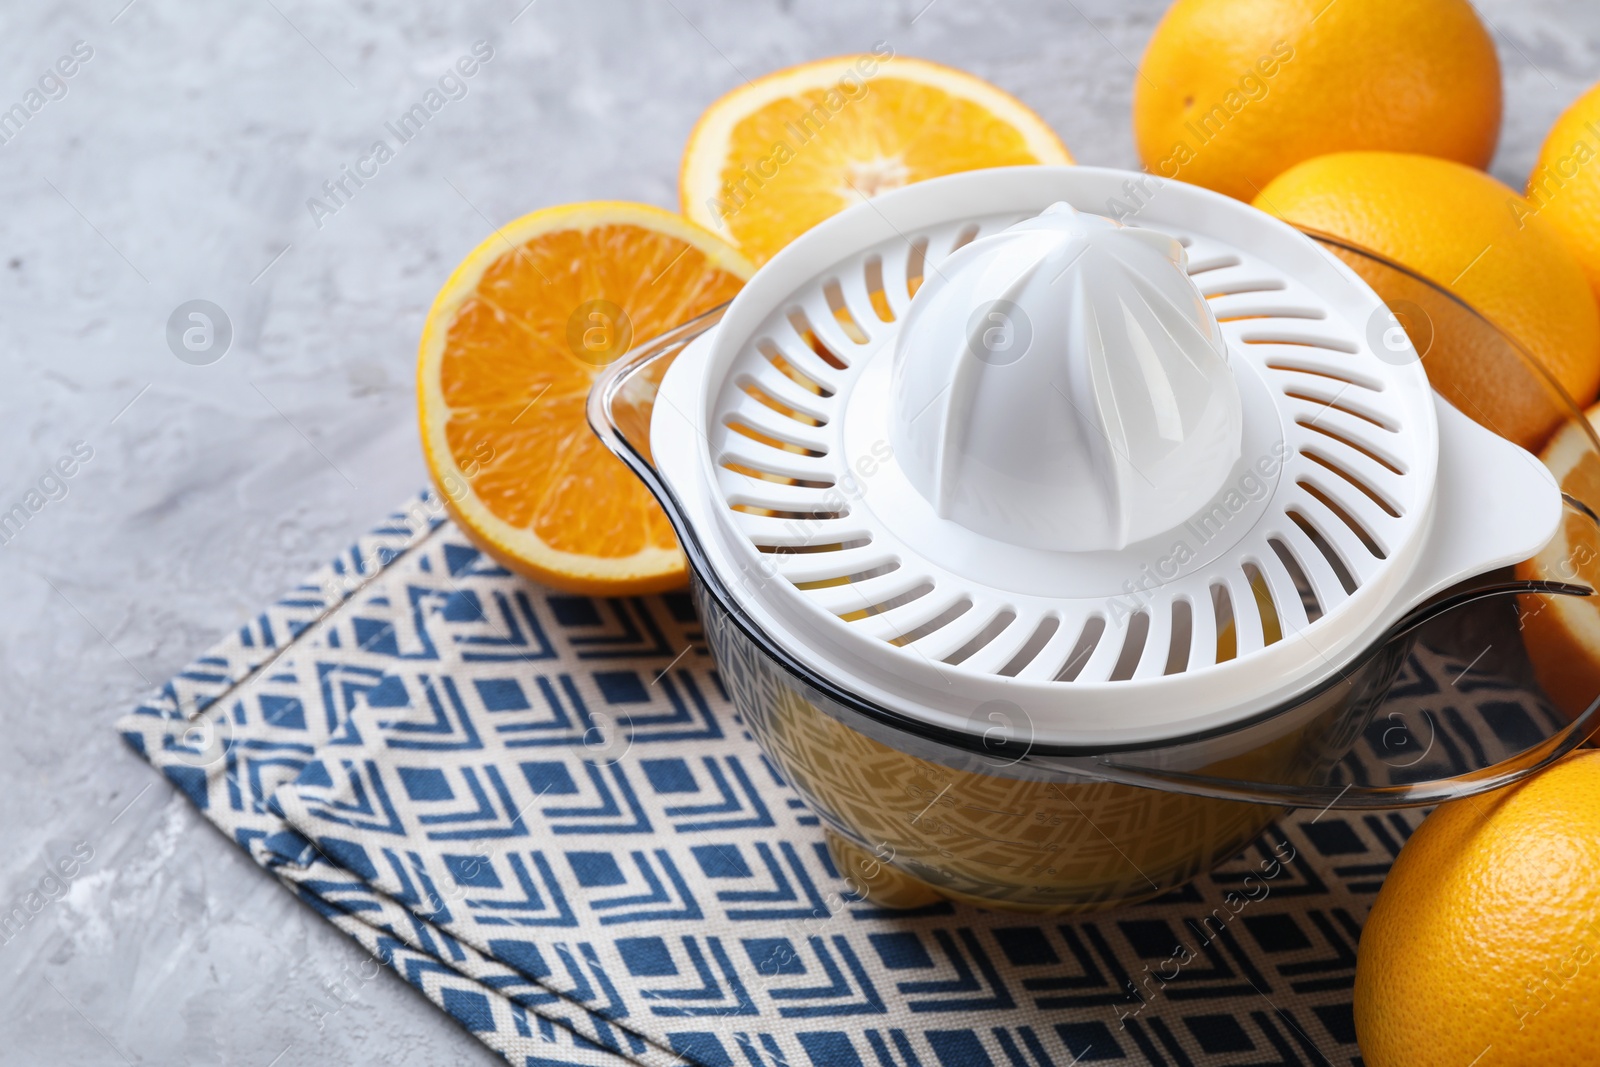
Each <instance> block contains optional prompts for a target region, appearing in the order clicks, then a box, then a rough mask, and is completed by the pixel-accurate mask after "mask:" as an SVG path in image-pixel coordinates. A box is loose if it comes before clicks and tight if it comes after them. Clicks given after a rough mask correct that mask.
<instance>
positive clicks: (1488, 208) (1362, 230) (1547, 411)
mask: <svg viewBox="0 0 1600 1067" xmlns="http://www.w3.org/2000/svg"><path fill="white" fill-rule="evenodd" d="M1341 2H1342V0H1341ZM1255 204H1256V206H1257V207H1259V208H1261V209H1263V210H1265V211H1269V212H1271V213H1273V214H1275V215H1278V216H1281V217H1282V218H1285V219H1288V220H1289V221H1290V222H1293V223H1296V224H1297V225H1300V226H1309V227H1311V228H1312V229H1316V230H1321V231H1324V232H1326V233H1330V234H1333V235H1334V236H1336V237H1342V238H1344V239H1345V240H1348V241H1351V242H1353V243H1355V244H1357V245H1361V246H1363V247H1365V248H1369V249H1371V250H1372V251H1374V252H1377V253H1379V254H1380V255H1383V256H1386V257H1388V258H1389V259H1392V260H1395V261H1396V262H1398V263H1400V264H1401V265H1403V266H1405V267H1407V268H1409V269H1410V270H1412V271H1414V272H1416V273H1417V274H1420V275H1422V276H1423V277H1425V278H1428V279H1429V280H1431V281H1433V282H1435V283H1437V284H1438V285H1441V286H1443V287H1444V288H1446V289H1448V290H1450V291H1451V292H1452V293H1454V294H1455V295H1456V296H1458V297H1459V298H1461V299H1462V300H1464V301H1466V302H1467V303H1468V304H1470V305H1471V306H1472V307H1473V308H1475V309H1476V310H1477V311H1478V312H1479V313H1480V314H1482V315H1483V316H1485V317H1486V318H1488V319H1489V320H1490V321H1491V322H1493V323H1494V324H1496V325H1497V326H1499V327H1500V328H1501V329H1502V330H1504V331H1505V332H1506V333H1508V334H1510V335H1511V337H1513V338H1515V339H1516V340H1517V341H1518V342H1520V343H1521V345H1522V346H1523V347H1524V348H1525V349H1527V350H1528V351H1529V352H1530V353H1531V354H1532V355H1533V356H1534V358H1535V359H1537V360H1538V361H1539V362H1540V363H1541V364H1542V365H1543V366H1544V368H1545V369H1546V370H1547V371H1548V372H1549V373H1550V375H1551V376H1552V377H1553V378H1554V379H1555V381H1556V382H1557V383H1558V384H1559V385H1560V386H1561V388H1562V389H1563V390H1564V391H1565V392H1566V393H1567V395H1568V396H1569V397H1571V398H1572V399H1573V400H1574V401H1576V402H1577V403H1578V404H1579V405H1580V406H1587V405H1588V404H1589V403H1591V402H1592V401H1593V400H1594V398H1595V392H1596V390H1597V389H1600V308H1597V306H1596V303H1595V296H1594V293H1593V292H1592V291H1591V290H1590V288H1589V283H1588V281H1587V280H1586V279H1585V277H1584V274H1583V270H1582V268H1581V267H1579V265H1578V261H1577V259H1576V258H1575V257H1574V256H1573V254H1572V251H1571V250H1570V249H1569V248H1568V247H1567V244H1566V242H1565V241H1564V240H1563V239H1562V237H1561V235H1560V234H1559V233H1558V232H1557V231H1556V230H1555V229H1554V228H1553V227H1552V226H1551V225H1550V224H1549V223H1548V222H1546V221H1544V220H1543V219H1542V218H1540V217H1539V216H1538V215H1536V214H1531V213H1530V212H1529V211H1528V210H1527V208H1528V206H1529V205H1528V204H1527V202H1526V201H1525V200H1524V199H1523V198H1522V197H1521V196H1520V195H1519V194H1518V193H1516V192H1515V191H1513V190H1512V189H1510V188H1509V187H1507V186H1505V185H1502V184H1501V183H1500V182H1498V181H1495V180H1494V179H1493V178H1491V177H1489V176H1488V175H1487V174H1485V173H1483V172H1482V171H1479V170H1474V169H1473V168H1471V167H1467V166H1463V165H1462V164H1460V163H1452V162H1450V161H1449V160H1444V159H1436V158H1434V157H1432V156H1419V155H1411V154H1406V153H1400V152H1339V153H1335V154H1333V155H1327V156H1319V157H1317V158H1316V159H1309V160H1306V161H1305V162H1304V163H1300V164H1297V165H1295V166H1293V167H1291V168H1289V169H1288V170H1287V171H1285V172H1283V173H1282V174H1280V175H1278V177H1276V178H1274V179H1273V180H1272V181H1271V182H1269V183H1267V185H1266V187H1265V188H1264V189H1262V190H1261V194H1260V195H1259V196H1258V197H1256V201H1255ZM1358 269H1360V268H1359V267H1358ZM1448 325H1449V324H1447V323H1441V324H1439V326H1440V334H1439V336H1438V337H1437V339H1436V340H1435V341H1434V342H1433V346H1432V351H1431V352H1430V353H1429V354H1428V356H1427V361H1426V363H1425V366H1426V367H1427V370H1428V376H1429V378H1430V379H1431V380H1432V381H1433V384H1434V386H1435V388H1437V389H1439V390H1440V391H1441V392H1443V393H1444V394H1445V395H1446V396H1448V397H1450V398H1451V399H1452V400H1456V401H1457V406H1458V407H1461V408H1462V410H1464V411H1466V412H1467V414H1469V415H1471V416H1473V417H1474V418H1477V419H1478V420H1479V421H1480V422H1483V423H1484V424H1485V425H1488V426H1490V427H1491V428H1492V429H1494V430H1496V431H1498V432H1499V433H1500V434H1502V435H1503V436H1505V437H1507V438H1509V439H1511V440H1513V441H1516V442H1517V443H1518V444H1521V445H1523V446H1525V447H1528V448H1538V447H1540V446H1541V445H1542V444H1543V442H1544V440H1545V438H1546V437H1547V436H1548V435H1549V433H1550V431H1551V430H1553V429H1554V428H1555V422H1554V419H1555V418H1556V417H1557V416H1555V415H1553V411H1554V409H1553V408H1552V407H1551V405H1550V403H1549V401H1548V399H1547V398H1546V397H1545V396H1544V395H1543V394H1542V393H1537V394H1535V393H1531V392H1530V391H1529V390H1530V388H1532V387H1531V385H1530V383H1529V381H1528V379H1527V378H1526V377H1525V376H1523V377H1522V378H1521V380H1520V381H1519V380H1518V379H1516V378H1514V377H1513V376H1511V375H1509V374H1507V373H1504V371H1503V369H1501V368H1498V367H1496V366H1494V365H1493V364H1491V363H1487V362H1486V361H1485V360H1483V359H1480V358H1476V352H1475V345H1474V342H1473V340H1472V339H1471V338H1467V337H1452V336H1450V335H1449V334H1448V333H1447V332H1446V329H1445V328H1446V327H1447V326H1448ZM1463 397H1464V398H1466V402H1465V403H1463V402H1462V399H1461V398H1463Z"/></svg>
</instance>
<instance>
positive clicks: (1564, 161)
mask: <svg viewBox="0 0 1600 1067" xmlns="http://www.w3.org/2000/svg"><path fill="white" fill-rule="evenodd" d="M1527 195H1528V200H1529V202H1530V203H1531V204H1532V205H1533V209H1534V211H1536V212H1537V213H1538V215H1539V217H1540V218H1542V219H1544V220H1546V221H1547V222H1549V223H1550V224H1551V225H1553V226H1555V228H1556V229H1558V230H1560V231H1561V235H1562V236H1563V237H1565V238H1566V239H1567V243H1568V244H1570V245H1571V246H1572V251H1573V253H1574V254H1575V255H1577V257H1578V262H1579V263H1581V264H1582V265H1583V269H1584V273H1586V274H1587V275H1588V276H1589V284H1590V285H1591V286H1593V287H1594V291H1595V294H1596V296H1600V84H1597V85H1595V86H1594V88H1592V89H1590V90H1589V91H1588V92H1587V93H1584V94H1583V95H1582V96H1580V97H1579V98H1578V99H1577V101H1576V102H1575V103H1574V104H1573V105H1572V106H1571V107H1569V108H1567V110H1566V112H1565V113H1564V114H1563V115H1562V116H1561V117H1560V118H1559V119H1557V120H1556V124H1555V125H1554V126H1552V127H1550V133H1549V135H1548V136H1546V137H1545V140H1544V147H1543V148H1541V149H1540V150H1539V161H1538V162H1537V163H1535V164H1534V166H1533V173H1532V174H1530V175H1528V193H1527Z"/></svg>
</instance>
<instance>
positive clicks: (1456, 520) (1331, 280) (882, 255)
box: [651, 167, 1560, 746]
mask: <svg viewBox="0 0 1600 1067" xmlns="http://www.w3.org/2000/svg"><path fill="white" fill-rule="evenodd" d="M1130 195H1131V196H1132V198H1131V199H1130ZM1108 215H1117V216H1120V217H1121V221H1120V222H1119V221H1113V220H1112V219H1110V218H1107V217H1106V216H1108ZM1374 324H1376V326H1375V325H1374ZM1391 325H1392V319H1390V318H1389V317H1388V316H1387V313H1386V310H1385V309H1384V307H1383V305H1382V303H1381V301H1380V300H1379V299H1378V297H1377V296H1376V295H1375V294H1374V293H1373V292H1372V291H1371V290H1370V289H1369V288H1368V287H1367V286H1366V285H1365V284H1363V283H1362V282H1361V281H1360V280H1359V279H1358V278H1357V277H1356V276H1355V275H1354V274H1352V273H1351V272H1350V271H1349V270H1348V269H1347V268H1346V267H1344V266H1343V265H1342V264H1340V263H1338V262H1337V261H1336V260H1334V259H1333V258H1332V257H1330V256H1329V255H1328V254H1326V253H1325V252H1323V251H1322V250H1321V249H1320V248H1318V247H1317V246H1316V245H1315V244H1314V243H1313V242H1312V241H1310V240H1309V239H1308V238H1306V237H1304V236H1303V235H1302V234H1300V233H1298V232H1297V231H1295V230H1294V229H1292V228H1291V227H1289V226H1287V225H1285V224H1283V223H1281V222H1279V221H1277V220H1274V219H1272V218H1270V217H1268V216H1266V215H1264V214H1262V213H1261V212H1259V211H1256V210H1255V209H1253V208H1250V207H1248V206H1246V205H1244V204H1242V203H1239V202H1237V201H1234V200H1231V199H1229V198H1226V197H1223V196H1220V195H1217V194H1213V193H1209V192H1207V191H1205V190H1201V189H1197V188H1194V187H1192V186H1187V185H1183V184H1181V183H1175V182H1158V181H1157V180H1155V179H1153V178H1151V177H1150V176H1148V175H1136V174H1129V173H1126V172H1121V171H1112V170H1102V169H1095V168H1076V167H1064V168H1044V167H1040V168H1033V167H1028V168H1006V169H1001V170H993V171H980V172H973V173H970V174H962V175H955V176H952V177H948V178H943V179H938V180H935V181H930V182H925V183H922V184H919V185H915V186H911V187H908V188H906V189H903V190H899V191H897V192H895V193H892V194H889V195H886V196H883V197H880V198H878V199H876V200H873V201H871V202H864V203H862V204H861V205H859V206H857V207H855V208H852V209H850V210H848V211H846V212H844V213H842V214H841V215H839V216H837V217H835V218H833V219H831V220H829V221H828V222H826V223H824V224H822V225H821V226H818V227H817V228H816V229H814V230H812V231H810V232H809V233H807V234H805V235H804V236H803V237H801V238H800V239H798V240H797V241H796V242H795V243H794V244H792V245H791V246H789V247H788V248H786V249H784V250H783V251H782V252H780V253H779V254H778V256H776V257H775V258H774V259H773V260H772V261H771V262H770V263H768V264H767V265H766V266H765V267H763V269H762V270H761V271H760V272H759V273H758V274H757V276H756V277H755V278H754V279H753V280H752V281H751V283H750V284H749V285H748V286H747V287H746V288H745V289H744V290H743V291H742V292H741V293H740V294H739V296H738V297H737V298H736V299H735V300H734V302H733V304H732V305H731V306H730V307H729V309H728V312H727V314H726V315H725V316H724V318H723V319H722V321H721V323H720V324H719V326H718V327H716V329H715V330H713V331H712V332H710V333H708V334H707V335H706V336H704V337H702V338H700V339H699V340H697V341H696V342H695V343H694V344H692V345H690V346H689V347H688V348H687V349H686V350H685V351H684V352H683V353H682V354H681V355H680V356H679V357H678V358H677V360H676V361H675V362H674V364H673V365H672V367H671V369H670V370H669V371H668V373H667V375H666V378H665V380H664V381H663V382H662V385H661V389H660V393H659V397H658V400H657V403H656V407H655V415H654V418H653V421H652V424H651V448H652V451H653V454H654V457H655V460H656V463H657V465H658V468H659V470H660V471H661V476H662V478H663V481H664V482H665V484H666V486H667V488H668V489H669V491H670V492H671V493H672V494H673V495H674V497H675V498H677V500H678V502H679V504H680V506H681V508H682V510H683V513H684V515H685V518H686V521H687V522H688V523H689V525H690V526H691V528H692V529H693V530H694V533H695V536H696V539H697V541H698V542H699V543H700V545H701V547H702V548H703V549H704V551H705V553H706V556H707V558H708V561H709V563H710V566H711V567H712V568H713V569H714V571H715V573H716V575H717V576H718V578H719V579H720V580H721V582H722V583H723V584H724V585H725V586H726V587H727V589H728V591H729V595H730V596H732V597H733V598H734V599H735V600H736V602H737V604H738V606H739V608H740V609H741V610H742V611H744V612H745V613H746V614H748V615H749V616H750V617H751V618H752V619H753V620H754V621H755V622H756V623H757V624H758V625H760V626H761V627H762V628H763V629H764V630H765V631H766V632H767V633H768V634H769V635H770V636H771V637H772V639H773V640H774V641H776V642H778V643H779V644H780V645H782V646H783V647H784V648H785V650H786V651H787V652H788V653H789V654H790V655H792V656H793V657H794V658H795V659H797V660H798V661H799V662H801V663H804V664H806V665H807V666H809V667H811V668H812V669H814V670H816V671H817V672H819V673H820V674H822V675H823V676H825V677H827V678H828V679H829V680H830V681H832V682H833V683H835V684H836V685H838V686H840V687H842V688H844V689H847V690H849V691H851V692H853V693H856V694H858V695H859V696H860V697H861V698H862V699H864V700H868V701H872V702H875V703H877V704H880V705H882V706H885V707H888V708H891V709H894V710H896V711H898V712H900V713H901V714H904V715H909V716H913V717H916V718H919V719H923V720H926V721H929V722H932V723H934V724H936V725H938V726H940V727H943V728H946V729H957V730H969V731H978V732H983V731H986V730H992V729H993V726H992V724H991V723H990V722H988V721H986V720H984V719H982V718H978V719H976V720H975V719H974V715H973V712H974V709H976V708H979V707H982V706H984V705H985V704H986V703H987V702H992V701H994V700H997V699H998V700H1006V701H1009V702H1011V703H1014V704H1016V705H1017V706H1019V707H1020V708H1021V709H1022V710H1023V711H1024V712H1025V715H1026V718H1027V721H1028V728H1029V731H1030V734H1031V739H1033V740H1036V741H1040V742H1048V743H1051V744H1057V745H1078V744H1082V745H1085V746H1097V745H1107V744H1120V743H1145V742H1150V741H1156V740H1160V739H1163V738H1166V737H1171V736H1174V735H1176V734H1187V733H1191V732H1193V731H1196V730H1201V729H1208V728H1213V727H1220V726H1224V725H1226V724H1228V723H1230V722H1234V721H1237V720H1239V719H1242V718H1244V717H1247V716H1249V715H1250V714H1252V713H1254V712H1257V711H1260V710H1263V709H1266V708H1269V707H1272V706H1274V705H1275V704H1277V703H1279V702H1281V701H1283V700H1285V699H1286V698H1288V697H1290V696H1292V695H1294V694H1296V693H1299V692H1303V691H1305V690H1306V689H1308V688H1310V687H1312V686H1315V685H1317V684H1319V683H1320V682H1322V681H1324V680H1325V679H1327V678H1328V677H1330V676H1331V675H1333V674H1334V673H1336V672H1337V671H1338V670H1339V668H1340V666H1341V665H1342V664H1344V663H1347V662H1349V661H1350V659H1351V658H1353V657H1354V656H1355V655H1357V654H1358V653H1359V652H1360V651H1361V650H1362V649H1364V648H1365V647H1367V645H1369V644H1370V643H1371V642H1372V641H1373V640H1375V639H1376V638H1377V637H1378V636H1379V635H1380V634H1381V633H1382V631H1383V630H1384V629H1385V628H1386V627H1388V626H1389V625H1391V624H1392V623H1394V622H1395V621H1396V620H1397V619H1398V618H1399V617H1400V616H1401V615H1402V614H1403V613H1404V612H1405V611H1406V610H1408V609H1409V608H1411V607H1413V606H1415V605H1416V604H1418V603H1420V602H1421V601H1423V600H1425V599H1426V598H1427V597H1429V596H1431V595H1432V594H1434V593H1436V592H1438V591H1439V590H1441V589H1443V588H1445V587H1447V586H1450V585H1453V584H1455V583H1457V582H1459V581H1461V580H1463V579H1465V578H1468V577H1470V576H1472V575H1475V574H1479V573H1482V572H1484V571H1487V570H1490V569H1493V568H1495V567H1498V566H1502V565H1505V564H1507V563H1510V562H1514V561H1517V560H1521V559H1524V558H1526V557H1528V556H1530V555H1531V554H1532V553H1533V552H1535V551H1537V550H1538V549H1539V548H1540V547H1541V546H1542V545H1543V544H1544V543H1545V542H1546V541H1547V540H1548V539H1549V537H1550V536H1551V534H1552V533H1553V532H1554V530H1555V526H1556V523H1557V521H1558V518H1559V514H1560V498H1559V493H1558V491H1557V489H1556V487H1555V484H1554V482H1553V480H1552V479H1551V477H1550V475H1549V474H1548V473H1547V472H1546V470H1545V468H1544V467H1543V466H1542V465H1541V464H1539V463H1538V462H1537V460H1535V459H1534V458H1533V457H1532V456H1530V455H1528V454H1527V453H1526V452H1524V451H1522V450H1521V449H1519V448H1517V447H1516V446H1514V445H1512V444H1510V443H1509V442H1506V441H1504V440H1503V439H1501V438H1499V437H1497V436H1495V435H1493V434H1491V433H1490V432H1488V431H1487V430H1484V429H1482V428H1481V427H1479V426H1478V425H1476V424H1475V423H1473V422H1471V421H1470V420H1468V419H1467V418H1465V417H1464V416H1462V415H1461V414H1460V413H1458V412H1457V411H1456V410H1455V409H1454V408H1452V407H1450V406H1449V405H1448V404H1447V403H1445V402H1444V401H1443V400H1441V399H1439V398H1438V397H1436V396H1435V394H1434V393H1433V392H1432V390H1431V389H1430V388H1429V386H1428V382H1427V378H1426V375H1425V374H1424V372H1423V368H1422V365H1421V362H1420V360H1418V359H1417V358H1416V355H1415V353H1414V352H1413V351H1412V350H1410V349H1409V347H1407V346H1405V345H1401V346H1400V347H1399V349H1398V351H1397V349H1396V347H1395V346H1394V344H1393V338H1392V337H1390V338H1388V339H1387V341H1386V343H1384V344H1382V345H1380V346H1379V347H1377V348H1375V347H1374V338H1373V336H1369V335H1373V334H1375V333H1377V334H1379V335H1380V336H1381V331H1382V330H1383V329H1384V328H1387V327H1389V326H1391Z"/></svg>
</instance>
